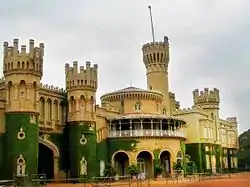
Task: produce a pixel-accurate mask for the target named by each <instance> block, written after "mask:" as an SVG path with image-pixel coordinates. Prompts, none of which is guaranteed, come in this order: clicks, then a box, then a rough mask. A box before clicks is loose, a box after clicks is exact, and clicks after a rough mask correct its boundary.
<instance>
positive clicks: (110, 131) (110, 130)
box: [108, 120, 113, 137]
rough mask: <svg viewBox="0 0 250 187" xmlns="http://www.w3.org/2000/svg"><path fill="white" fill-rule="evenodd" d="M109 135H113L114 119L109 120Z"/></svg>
mask: <svg viewBox="0 0 250 187" xmlns="http://www.w3.org/2000/svg"><path fill="white" fill-rule="evenodd" d="M108 136H109V137H112V136H113V134H112V121H111V120H110V121H109V126H108Z"/></svg>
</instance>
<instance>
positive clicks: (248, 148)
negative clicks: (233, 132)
mask: <svg viewBox="0 0 250 187" xmlns="http://www.w3.org/2000/svg"><path fill="white" fill-rule="evenodd" d="M236 156H237V158H238V165H239V167H242V168H243V167H246V166H249V165H250V129H249V130H247V131H245V132H243V133H242V134H241V135H240V136H239V152H238V153H237V155H236Z"/></svg>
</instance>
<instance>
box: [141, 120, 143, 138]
mask: <svg viewBox="0 0 250 187" xmlns="http://www.w3.org/2000/svg"><path fill="white" fill-rule="evenodd" d="M141 136H143V121H142V119H141Z"/></svg>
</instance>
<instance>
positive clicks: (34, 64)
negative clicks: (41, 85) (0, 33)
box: [3, 39, 44, 77]
mask: <svg viewBox="0 0 250 187" xmlns="http://www.w3.org/2000/svg"><path fill="white" fill-rule="evenodd" d="M18 43H19V41H18V39H14V40H13V46H9V43H8V42H4V45H3V46H4V50H3V57H4V58H3V63H4V64H3V67H4V71H3V72H4V76H7V75H11V74H20V73H21V74H30V73H31V74H33V75H37V76H39V77H41V76H42V74H43V56H44V44H43V43H40V44H39V47H35V44H34V43H35V42H34V40H33V39H30V40H29V51H28V52H27V50H26V45H21V51H19V45H18Z"/></svg>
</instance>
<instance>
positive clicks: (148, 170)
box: [136, 151, 153, 178]
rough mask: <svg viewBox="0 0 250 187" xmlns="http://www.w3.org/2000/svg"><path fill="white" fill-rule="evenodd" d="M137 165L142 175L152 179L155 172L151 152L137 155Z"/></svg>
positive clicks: (142, 152)
mask: <svg viewBox="0 0 250 187" xmlns="http://www.w3.org/2000/svg"><path fill="white" fill-rule="evenodd" d="M136 159H137V164H138V166H139V168H140V171H141V173H142V174H143V175H144V176H145V177H146V178H148V177H152V174H153V173H152V172H153V158H152V155H151V153H150V152H148V151H141V152H140V153H139V154H138V155H137V158H136Z"/></svg>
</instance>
